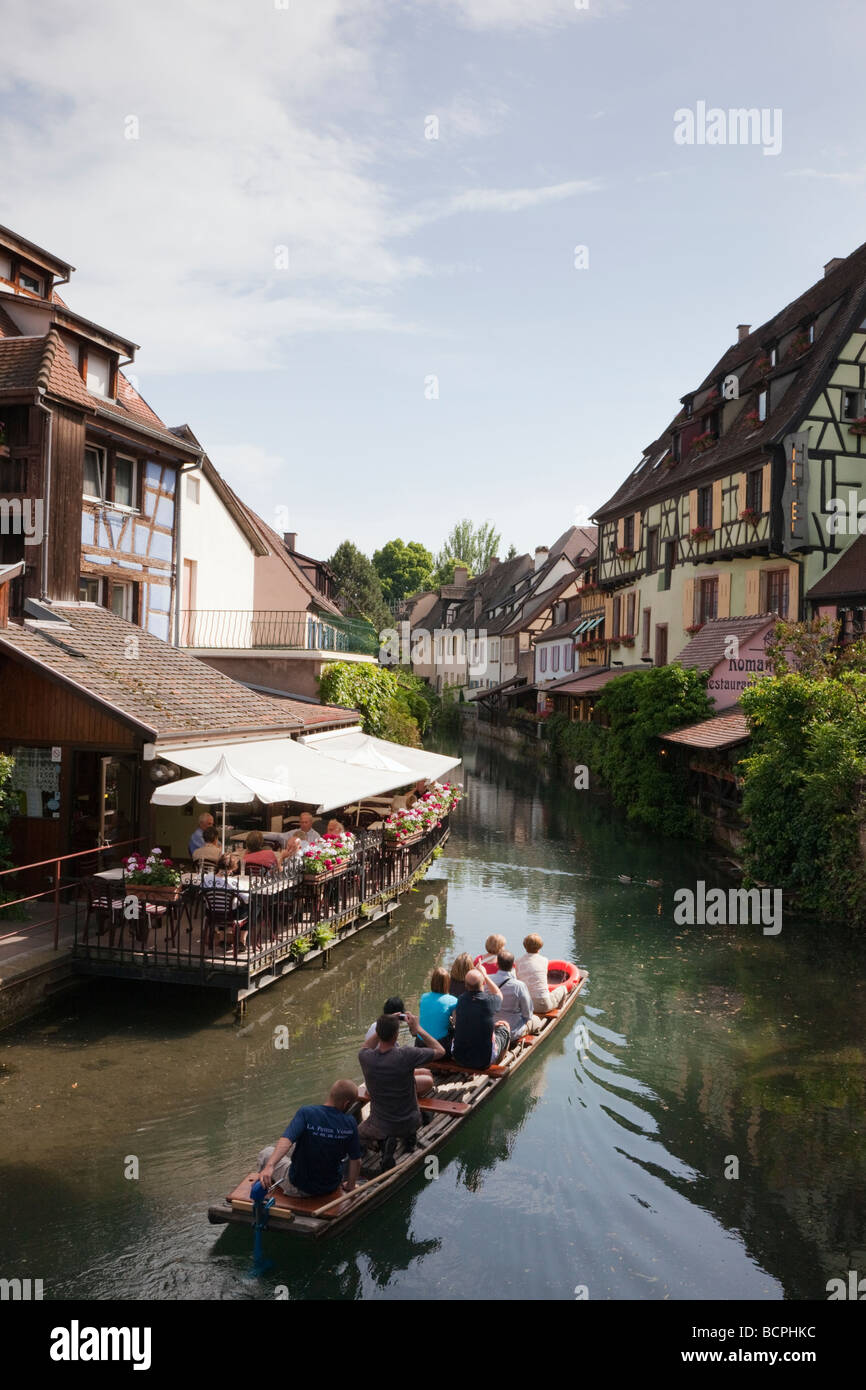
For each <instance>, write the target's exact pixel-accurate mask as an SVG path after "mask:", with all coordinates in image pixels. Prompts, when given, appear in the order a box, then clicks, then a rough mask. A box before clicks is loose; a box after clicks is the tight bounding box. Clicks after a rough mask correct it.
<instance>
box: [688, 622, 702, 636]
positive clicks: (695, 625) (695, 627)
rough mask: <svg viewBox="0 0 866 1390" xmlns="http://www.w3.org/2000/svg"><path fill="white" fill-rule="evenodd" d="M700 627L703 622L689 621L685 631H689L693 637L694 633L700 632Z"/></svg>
mask: <svg viewBox="0 0 866 1390" xmlns="http://www.w3.org/2000/svg"><path fill="white" fill-rule="evenodd" d="M702 627H703V623H689V625H688V627H687V628H686V632H690V633H691V634H692V636H693V637H694V635H695V633H696V632H700V630H701V628H702Z"/></svg>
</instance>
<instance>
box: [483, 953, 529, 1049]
mask: <svg viewBox="0 0 866 1390" xmlns="http://www.w3.org/2000/svg"><path fill="white" fill-rule="evenodd" d="M496 963H497V965H498V966H499V969H498V971H497V973H496V974H495V975H493V976H492V979H493V983H494V984H495V985H498V986H499V989H500V991H501V994H502V1004H501V1006H500V1009H499V1018H500V1021H501V1022H502V1023H507V1024H508V1026H509V1028H510V1029H511V1041H510V1043H509V1046H512V1047H513V1045H514V1044H515V1043H516V1042H517V1041H518V1039H519V1038H522V1037H523V1035H524V1033H537V1032H538V1030H539V1028H540V1027H541V1020H540V1019H539V1018H536V1016H535V1014H534V1012H533V1009H532V998H531V996H530V993H529V990H528V989H527V988H526V985H525V984H524V983H523V981H522V980H518V978H517V976H516V974H515V973H514V956H513V955H512V954H511V952H510V951H506V950H504V949H503V950H501V951H500V952H499V955H498V957H497V961H496Z"/></svg>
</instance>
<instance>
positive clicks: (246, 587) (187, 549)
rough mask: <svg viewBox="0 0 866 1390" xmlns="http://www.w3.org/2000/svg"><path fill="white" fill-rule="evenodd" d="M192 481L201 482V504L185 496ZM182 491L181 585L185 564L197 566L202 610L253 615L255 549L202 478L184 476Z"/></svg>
mask: <svg viewBox="0 0 866 1390" xmlns="http://www.w3.org/2000/svg"><path fill="white" fill-rule="evenodd" d="M189 477H193V478H198V479H199V497H200V501H199V502H198V503H195V502H192V501H190V499H189V497H188V496H187V487H186V483H187V478H189ZM180 489H181V498H180V544H179V547H178V550H179V554H178V566H177V571H178V585H179V586H182V584H183V561H184V560H195V561H196V563H197V567H198V568H197V575H196V597H195V607H196V608H197V609H198V610H202V609H209V608H216V609H222V610H228V609H241V610H244V611H247V610H251V609H252V608H253V576H254V572H255V565H254V554H253V549H252V546H251V545H250V543H249V541H248V540H247V538H246V536H245V535H244V533H243V532H242V531H241V529H240V527H239V526H238V525H237V523H236V522H235V520H234V518H233V517H232V516H231V514H230V513H229V512H228V511H227V510H226V508H225V507H224V506H223V503H222V501H221V500H220V498H219V496H218V494H217V493H216V492H215V491H214V489H213V488H212V487H211V485H210V483H209V482H208V481H207V479H206V478H205V477H204V475H203V474H202V473H200V472H199V471H197V470H196V471H194V472H192V473H184V474H183V475H182V476H181V478H180ZM182 594H183V590H182V587H181V596H182ZM181 606H182V602H181Z"/></svg>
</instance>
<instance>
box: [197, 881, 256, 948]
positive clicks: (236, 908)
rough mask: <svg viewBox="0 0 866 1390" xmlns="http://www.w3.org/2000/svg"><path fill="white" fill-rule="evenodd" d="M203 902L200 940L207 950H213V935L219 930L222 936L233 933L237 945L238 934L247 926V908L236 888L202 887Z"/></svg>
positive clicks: (248, 918) (248, 916)
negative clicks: (202, 927)
mask: <svg viewBox="0 0 866 1390" xmlns="http://www.w3.org/2000/svg"><path fill="white" fill-rule="evenodd" d="M202 903H203V904H204V930H203V932H202V941H203V942H204V943H205V944H206V945H207V948H208V950H209V951H211V952H212V951H213V947H214V935H215V933H216V932H218V931H221V932H222V933H223V936H224V937H226V936H228V933H229V932H233V933H234V937H235V944H236V945H238V943H239V939H240V934H241V932H243V931H246V930H247V928H248V926H249V920H250V915H249V908H248V907H247V905H246V903H245V902H244V901H243V899H242V897H241V895H240V893H239V892H238V891H237V889H236V888H230V887H228V886H226V887H221V886H215V887H212V888H203V889H202Z"/></svg>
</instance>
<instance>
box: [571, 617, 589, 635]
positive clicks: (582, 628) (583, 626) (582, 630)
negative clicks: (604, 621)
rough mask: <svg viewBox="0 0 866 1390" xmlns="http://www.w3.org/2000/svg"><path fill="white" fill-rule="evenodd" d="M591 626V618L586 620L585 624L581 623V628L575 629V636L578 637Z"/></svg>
mask: <svg viewBox="0 0 866 1390" xmlns="http://www.w3.org/2000/svg"><path fill="white" fill-rule="evenodd" d="M589 624H590V619H589V618H584V620H583V622H582V623H581V625H580V627H576V628H575V629H574V636H575V637H576V636H577V634H578V633H579V632H584V631H585V630H586V629H587V628H588V627H589Z"/></svg>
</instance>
